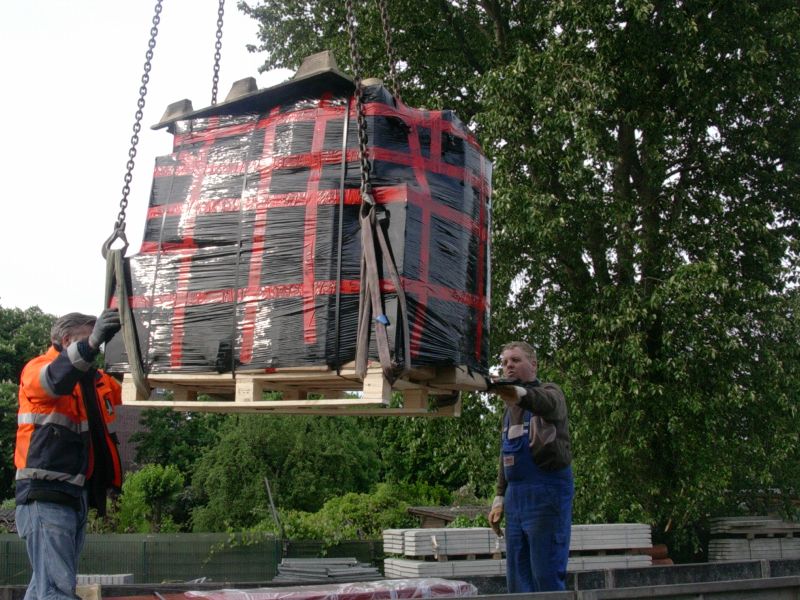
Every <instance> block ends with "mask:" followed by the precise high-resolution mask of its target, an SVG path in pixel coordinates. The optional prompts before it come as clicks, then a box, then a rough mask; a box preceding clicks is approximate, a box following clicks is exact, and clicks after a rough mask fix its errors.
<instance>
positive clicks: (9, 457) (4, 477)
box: [0, 381, 17, 501]
mask: <svg viewBox="0 0 800 600" xmlns="http://www.w3.org/2000/svg"><path fill="white" fill-rule="evenodd" d="M16 433H17V384H16V383H11V382H10V381H3V382H0V501H2V500H4V499H7V498H13V497H14V474H15V468H14V444H15V436H16Z"/></svg>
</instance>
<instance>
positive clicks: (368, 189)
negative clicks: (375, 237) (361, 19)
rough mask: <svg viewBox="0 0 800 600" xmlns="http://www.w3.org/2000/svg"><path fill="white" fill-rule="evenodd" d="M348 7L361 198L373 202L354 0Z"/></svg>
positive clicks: (348, 2) (350, 0) (349, 2)
mask: <svg viewBox="0 0 800 600" xmlns="http://www.w3.org/2000/svg"><path fill="white" fill-rule="evenodd" d="M345 6H346V8H347V32H348V34H349V44H350V60H351V62H352V63H353V80H354V83H355V86H356V91H355V99H356V120H357V122H358V158H359V162H360V163H361V199H362V202H364V201H366V202H368V203H372V202H373V201H372V186H371V185H370V181H369V175H370V170H371V167H370V164H369V160H368V159H367V142H368V137H367V117H366V115H365V113H364V99H363V95H364V85H363V83H362V80H361V55H360V54H359V51H358V41H357V40H356V18H355V12H354V10H353V0H345Z"/></svg>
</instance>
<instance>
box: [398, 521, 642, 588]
mask: <svg viewBox="0 0 800 600" xmlns="http://www.w3.org/2000/svg"><path fill="white" fill-rule="evenodd" d="M651 548H652V537H651V532H650V526H649V525H644V524H640V523H613V524H601V525H573V526H572V532H571V543H570V558H569V563H568V570H570V571H584V570H592V569H618V568H628V567H642V566H650V565H651V564H652V557H651V556H650V554H648V553H647V552H646V551H647V550H650V549H651ZM384 551H385V552H386V553H387V554H395V555H399V556H397V557H391V558H387V559H386V560H385V561H384V574H385V575H386V576H387V577H431V576H436V577H454V576H457V577H467V576H492V575H503V574H504V573H505V568H506V567H505V558H504V553H505V551H506V547H505V539H504V538H499V537H498V536H497V535H496V534H495V533H494V532H493V531H492V530H491V529H489V528H483V527H470V528H439V529H387V530H386V531H384Z"/></svg>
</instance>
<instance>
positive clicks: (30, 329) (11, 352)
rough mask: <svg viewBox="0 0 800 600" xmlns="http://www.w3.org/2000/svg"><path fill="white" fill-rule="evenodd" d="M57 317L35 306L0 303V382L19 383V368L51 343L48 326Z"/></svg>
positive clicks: (20, 370)
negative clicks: (2, 304)
mask: <svg viewBox="0 0 800 600" xmlns="http://www.w3.org/2000/svg"><path fill="white" fill-rule="evenodd" d="M55 320H56V318H55V317H54V316H53V315H48V314H46V313H43V312H42V311H41V310H40V309H39V307H38V306H33V307H31V308H26V309H25V310H22V309H20V308H3V307H2V306H0V381H14V382H19V375H20V373H21V372H22V367H24V366H25V363H27V362H28V361H29V360H30V359H32V358H33V357H35V356H38V355H39V354H41V353H42V352H44V351H45V350H47V347H48V346H49V345H50V328H51V327H52V326H53V323H54V322H55Z"/></svg>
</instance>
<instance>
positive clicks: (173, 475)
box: [116, 464, 184, 533]
mask: <svg viewBox="0 0 800 600" xmlns="http://www.w3.org/2000/svg"><path fill="white" fill-rule="evenodd" d="M183 486H184V479H183V474H182V473H181V472H180V471H179V470H178V468H177V467H175V466H174V465H166V466H163V465H152V464H151V465H144V466H143V467H142V468H141V469H139V470H138V471H136V472H134V473H131V474H130V475H128V477H127V478H126V479H125V482H124V483H123V484H122V495H121V496H120V498H119V506H118V512H117V514H116V518H117V521H118V527H119V529H120V530H121V531H123V532H126V533H158V532H170V531H177V527H176V525H175V521H174V519H173V518H172V515H171V511H172V509H173V508H174V507H175V506H176V504H177V501H178V498H179V496H180V494H181V492H182V491H183Z"/></svg>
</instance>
